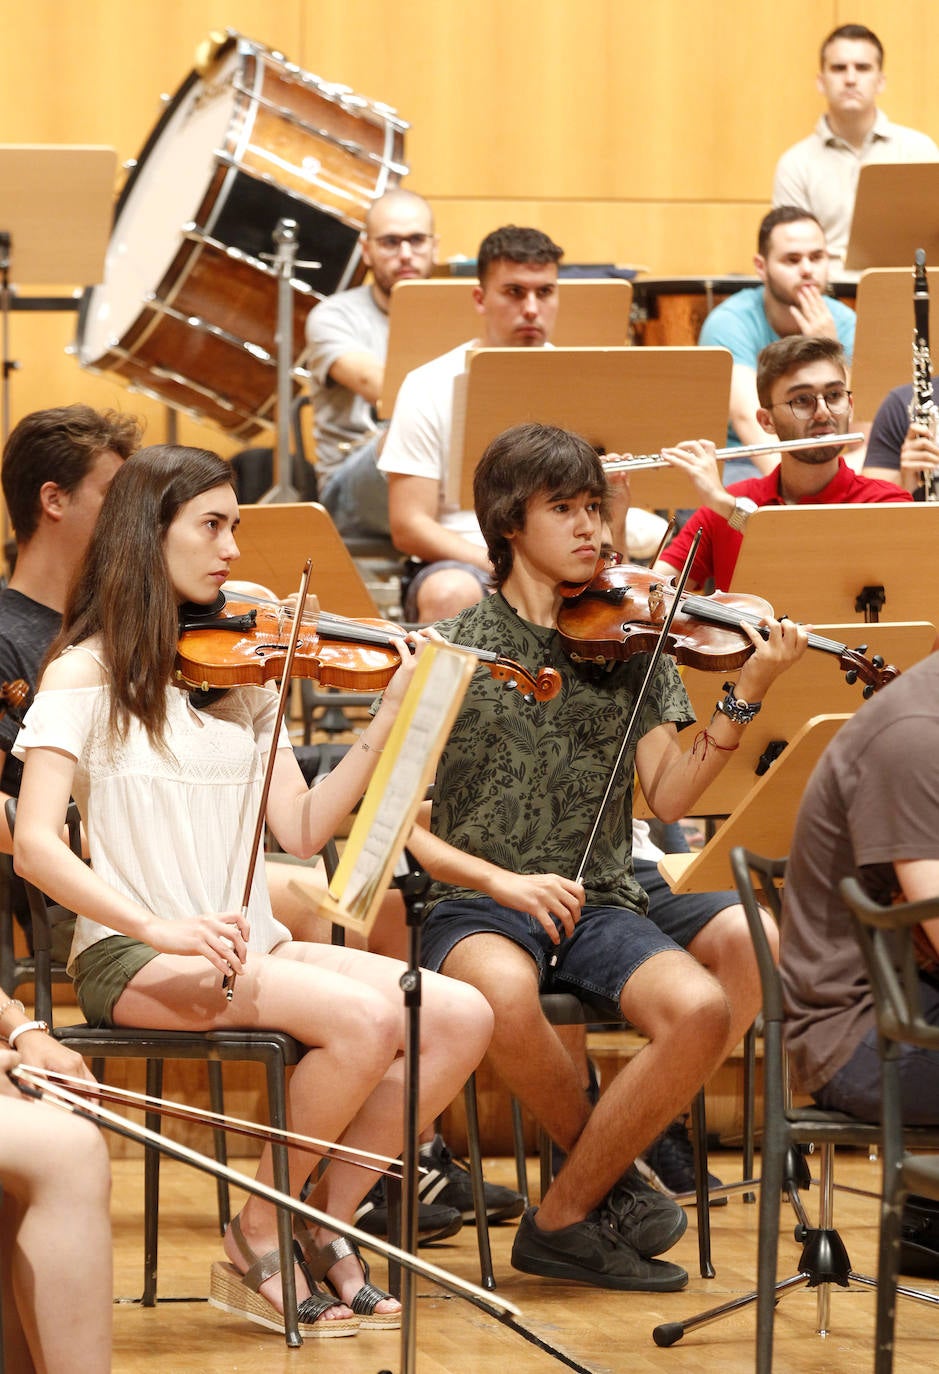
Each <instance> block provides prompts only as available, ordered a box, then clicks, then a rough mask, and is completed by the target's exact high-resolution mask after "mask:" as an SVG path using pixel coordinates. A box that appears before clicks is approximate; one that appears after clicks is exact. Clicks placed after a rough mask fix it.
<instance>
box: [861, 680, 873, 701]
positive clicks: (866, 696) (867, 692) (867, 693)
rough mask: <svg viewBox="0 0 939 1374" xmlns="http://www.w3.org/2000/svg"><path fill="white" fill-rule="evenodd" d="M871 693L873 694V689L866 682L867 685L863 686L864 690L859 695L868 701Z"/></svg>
mask: <svg viewBox="0 0 939 1374" xmlns="http://www.w3.org/2000/svg"><path fill="white" fill-rule="evenodd" d="M873 695H874V689H873V687H872V686H871V684H870V683H868V684H867V686H866V687H865V688H864V691H863V692H862V693H861V696H862V697H863V698H864V700H865V701H870V699H871V697H872V696H873Z"/></svg>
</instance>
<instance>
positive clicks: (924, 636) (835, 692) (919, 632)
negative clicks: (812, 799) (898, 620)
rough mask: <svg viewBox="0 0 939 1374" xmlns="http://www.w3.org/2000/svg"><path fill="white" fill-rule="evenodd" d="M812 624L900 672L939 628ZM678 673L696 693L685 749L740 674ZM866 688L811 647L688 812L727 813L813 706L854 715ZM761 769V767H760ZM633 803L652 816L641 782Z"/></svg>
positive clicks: (815, 711) (927, 647) (932, 642)
mask: <svg viewBox="0 0 939 1374" xmlns="http://www.w3.org/2000/svg"><path fill="white" fill-rule="evenodd" d="M812 630H813V633H814V634H816V635H819V636H822V637H824V638H827V639H832V640H836V641H837V642H839V643H844V644H847V645H848V647H849V648H851V649H854V648H857V647H859V644H860V643H863V641H864V640H867V641H868V657H873V655H874V654H879V655H880V656H881V657H882V658H883V659H884V661H885V662H886V663H889V664H892V665H893V666H894V667H895V668H899V669H900V671H901V672H905V671H906V669H907V668H911V667H912V666H913V664H914V663H918V662H919V661H920V659H923V658H925V657H926V655H927V654H930V653H932V651H933V650H934V648H935V647H936V630H935V628H934V626H932V625H929V624H926V623H925V622H920V623H919V624H912V625H908V624H905V625H894V624H890V625H888V624H878V625H862V626H859V625H858V624H857V623H855V624H851V625H813V627H812ZM681 676H682V681H683V683H684V685H685V690H686V691H687V693H688V696H689V697H690V699H691V705H692V709H693V710H694V714H695V719H696V720H697V721H698V722H699V724H698V725H697V726H695V725H692V726H689V728H688V729H687V730H686V731H684V732H683V735H682V747H683V748H690V744H691V739H690V737H691V736H693V735H696V734H697V732H698V730H699V729H700V728H701V726H703V725H706V724H707V722H708V721H709V720H710V719H711V716H712V715H713V713H714V704H715V702H716V701H717V699H718V697H719V696H721V684H722V683H723V681H724V678H725V677H730V678H736V676H737V674H736V672H731V673H725V674H724V675H723V676H721V675H719V674H718V673H713V672H704V671H702V670H701V669H698V668H682V669H681ZM862 692H863V687H862V684H861V683H860V682H856V683H855V684H854V685H853V686H852V685H851V684H850V683H848V682H847V681H846V680H845V676H844V673H843V672H842V671H841V669H840V668H839V666H838V660H837V658H835V657H833V656H832V655H830V654H827V653H816V652H814V651H813V650H809V652H808V653H807V654H805V655H804V656H803V657H802V658H801V659H800V660H799V662H798V663H795V664H793V666H792V667H791V668H789V669H788V670H787V671H786V672H785V673H783V674H782V676H781V677H779V678H777V680H776V681H775V682H774V683H773V690H772V691H771V692H770V693H769V694H768V695H767V697H766V700H765V701H764V703H763V709H762V710H761V711H760V713H759V715H758V716H756V717H755V719H754V720H753V721H752V723H751V724H750V725H748V726H747V728H746V730H744V732H743V734H742V736H741V738H740V745H739V747H738V748H737V749H735V750H734V752H733V753H732V754H730V755H729V757H728V759H727V762H726V764H725V765H724V768H723V769H722V770H721V772H720V773H719V774H718V776H717V777H716V778H715V779H714V781H713V782H712V783H711V784H710V786H709V787H707V788H706V789H705V791H704V792H703V793H702V795H701V796H700V797H699V798H698V800H697V801H696V802H695V804H694V806H693V807H692V808H691V811H690V812H689V814H690V815H692V816H729V815H730V813H731V812H732V811H733V810H734V808H735V807H736V806H737V804H738V803H739V802H740V801H741V800H742V798H743V797H745V796H746V794H747V793H748V792H749V790H750V789H751V787H753V785H754V783H756V781H757V779H758V778H759V777H761V776H763V774H764V773H766V772H767V771H768V770H769V769H770V768H775V767H776V764H775V762H773V760H774V759H777V758H779V756H780V755H781V753H782V749H781V748H780V747H779V746H780V745H782V746H786V747H788V746H789V744H790V741H792V740H793V739H795V737H796V735H797V734H798V733H799V731H800V730H801V729H802V727H803V726H804V724H805V721H806V717H807V715H808V714H809V712H811V714H812V715H813V716H820V715H843V714H846V713H851V712H853V711H856V710H857V708H858V707H859V706H860V705H861V704H862V702H863V700H864V698H863V695H862ZM758 769H759V770H761V771H760V772H758V771H757V770H758ZM633 809H634V811H635V813H636V814H637V815H640V816H642V815H646V816H648V815H649V814H650V811H649V807H648V803H647V802H646V800H645V798H644V797H643V796H642V794H641V791H640V789H639V788H638V787H637V789H636V797H635V805H634V808H633ZM761 852H764V851H761ZM771 852H772V853H774V854H775V853H780V852H782V851H779V850H775V849H774V850H772V851H771Z"/></svg>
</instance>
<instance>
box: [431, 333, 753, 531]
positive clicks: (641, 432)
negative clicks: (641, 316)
mask: <svg viewBox="0 0 939 1374" xmlns="http://www.w3.org/2000/svg"><path fill="white" fill-rule="evenodd" d="M732 363H733V360H732V358H731V355H730V353H729V352H728V351H727V349H725V348H483V349H480V350H479V351H478V352H476V353H474V354H473V355H472V356H471V358H470V360H469V366H468V367H467V370H466V372H465V373H464V374H463V376H462V377H458V378H457V382H456V385H455V387H454V413H453V432H452V439H451V446H450V463H449V465H448V473H447V494H448V498H449V499H450V500H451V501H453V500H456V501H458V502H459V505H460V506H461V507H462V508H463V509H464V510H472V507H473V473H474V472H475V469H476V464H477V462H478V461H479V458H480V456H481V455H482V452H483V450H484V449H485V447H486V445H487V444H488V443H489V442H490V440H491V439H494V438H495V437H496V435H497V434H501V433H502V431H503V430H505V429H508V428H509V427H510V426H511V425H517V424H521V423H523V422H524V421H529V420H537V421H540V422H541V423H543V424H549V425H559V426H561V427H562V428H564V429H572V430H576V431H577V433H579V434H582V435H583V436H584V438H585V439H587V440H588V442H589V443H591V444H593V445H594V446H595V447H596V448H598V449H600V450H601V451H603V452H606V453H623V452H630V453H634V454H636V453H643V454H645V453H652V454H655V453H658V451H659V449H660V448H662V447H663V446H665V445H667V444H674V443H677V442H678V441H679V440H681V439H687V438H689V437H698V436H699V435H714V436H717V435H722V434H724V433H725V432H726V430H727V415H728V412H729V410H730V374H731V367H732ZM679 429H680V432H678V433H676V430H679ZM630 492H631V500H632V503H633V505H636V506H644V507H646V508H647V509H649V510H675V509H679V508H681V507H683V506H697V505H698V501H697V498H696V496H695V494H694V487H693V486H692V483H691V480H690V478H688V477H687V476H686V475H685V474H684V473H682V472H679V471H677V470H676V469H674V468H670V467H661V468H645V469H643V470H641V471H639V472H635V473H633V474H632V475H631V478H630Z"/></svg>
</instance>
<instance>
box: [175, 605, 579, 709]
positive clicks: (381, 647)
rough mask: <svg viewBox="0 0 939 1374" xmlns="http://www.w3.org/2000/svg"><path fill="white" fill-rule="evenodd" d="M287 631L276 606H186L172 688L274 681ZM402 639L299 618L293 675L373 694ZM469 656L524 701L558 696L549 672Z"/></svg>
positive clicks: (398, 634)
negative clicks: (395, 642)
mask: <svg viewBox="0 0 939 1374" xmlns="http://www.w3.org/2000/svg"><path fill="white" fill-rule="evenodd" d="M289 627H290V615H289V613H288V612H287V610H286V609H285V608H284V607H283V606H281V605H280V603H278V602H275V601H270V602H264V601H262V600H260V599H257V600H252V599H248V598H242V597H240V596H237V595H236V596H232V595H229V594H227V593H225V592H222V593H221V594H220V596H219V598H218V600H217V601H216V602H214V603H213V604H212V605H211V606H195V605H192V604H189V605H187V606H185V607H183V608H182V610H181V616H180V636H179V643H178V645H177V653H176V666H175V674H174V675H175V677H176V680H177V681H178V682H182V683H185V684H186V685H187V686H189V687H194V688H197V689H201V690H202V691H208V690H209V689H210V688H227V687H241V686H246V685H249V684H255V685H263V684H264V683H266V682H270V681H272V680H275V679H277V678H280V677H282V676H283V669H284V663H285V661H286V656H287V649H288V638H289V633H288V632H289ZM405 633H406V632H405V631H403V630H401V629H400V628H399V627H398V626H397V625H393V624H391V623H390V622H389V621H386V620H377V619H369V620H349V619H347V618H346V617H344V616H337V615H331V614H329V613H328V612H326V611H317V612H315V613H310V614H305V615H304V616H303V624H302V628H301V631H300V637H299V639H298V642H297V650H296V654H295V656H294V661H293V668H292V675H293V676H294V677H306V678H311V679H313V680H315V681H317V682H320V683H321V684H322V685H323V686H324V687H337V688H339V689H340V690H342V691H347V692H380V691H382V690H383V688H385V687H387V685H388V683H389V682H390V681H391V679H392V677H393V676H394V673H395V670H396V669H397V667H398V665H399V664H400V661H401V660H400V658H399V655H398V651H397V649H396V648H395V647H394V642H393V641H394V640H395V639H401V638H403V637H404V634H405ZM455 647H457V648H461V647H463V646H461V645H456V646H455ZM468 652H470V653H472V654H475V656H476V657H477V659H478V660H479V662H480V665H481V666H482V667H485V668H487V669H488V670H489V672H490V674H491V675H492V677H493V678H494V679H495V680H496V681H498V682H504V683H505V684H506V686H507V687H510V688H514V689H515V690H516V691H519V692H521V693H522V695H523V696H525V697H526V698H531V699H533V700H535V701H540V702H542V701H551V700H552V699H553V698H554V697H555V696H557V694H558V692H559V691H560V689H561V676H560V674H559V673H558V672H556V671H555V669H553V668H541V669H540V670H539V671H538V673H537V674H532V673H530V672H529V671H528V669H527V668H524V667H523V666H522V665H521V664H520V663H515V662H514V661H513V660H512V659H510V658H504V657H503V656H502V655H501V654H497V653H492V652H491V651H489V650H486V649H470V650H468Z"/></svg>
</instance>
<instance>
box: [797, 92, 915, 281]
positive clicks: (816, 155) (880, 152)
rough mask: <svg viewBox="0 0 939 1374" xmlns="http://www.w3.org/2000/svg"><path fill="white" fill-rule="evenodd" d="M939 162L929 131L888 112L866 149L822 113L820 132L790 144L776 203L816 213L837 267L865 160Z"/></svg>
mask: <svg viewBox="0 0 939 1374" xmlns="http://www.w3.org/2000/svg"><path fill="white" fill-rule="evenodd" d="M937 161H939V148H937V146H936V144H935V143H934V142H933V140H932V139H931V138H930V137H929V135H928V134H921V133H919V132H918V130H916V129H907V128H904V126H903V125H902V124H891V122H890V120H889V119H888V118H887V116H886V115H885V114H884V113H883V111H882V110H878V111H877V118H876V120H875V121H874V127H873V128H872V129H871V131H870V133H869V134H868V135H867V138H866V139H865V140H864V146H863V147H862V148H861V149H860V150H857V149H855V148H852V147H851V145H850V143H846V142H845V141H844V139H842V138H839V137H838V135H837V134H835V133H833V132H832V130H831V129H830V128H829V125H828V120H827V118H826V116H825V115H822V116H821V117H820V118H819V121H818V123H817V124H816V126H815V131H814V133H811V134H810V135H809V137H808V138H804V139H803V140H802V142H801V143H796V144H794V145H793V147H791V148H789V149H788V150H787V151H786V152H785V153H783V155H782V157H781V158H780V159H779V162H778V163H777V164H776V176H775V178H774V180H773V204H774V205H798V206H801V208H802V209H804V210H809V211H811V213H812V214H813V215H814V216H815V218H816V219H817V220H818V222H819V224H821V226H822V228H823V229H824V231H825V239H826V241H827V244H828V252H829V254H830V255H831V258H832V267H833V269H835V270H837V269H838V268H839V267H840V266H841V264H842V263H843V261H844V255H845V252H846V250H847V247H848V233H849V231H850V228H851V217H852V215H853V214H854V198H855V195H856V194H857V179H858V175H859V173H860V170H861V168H862V167H863V166H864V165H865V163H868V162H937Z"/></svg>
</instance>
